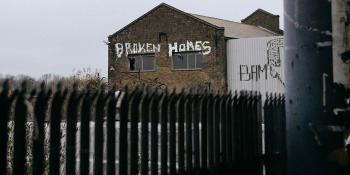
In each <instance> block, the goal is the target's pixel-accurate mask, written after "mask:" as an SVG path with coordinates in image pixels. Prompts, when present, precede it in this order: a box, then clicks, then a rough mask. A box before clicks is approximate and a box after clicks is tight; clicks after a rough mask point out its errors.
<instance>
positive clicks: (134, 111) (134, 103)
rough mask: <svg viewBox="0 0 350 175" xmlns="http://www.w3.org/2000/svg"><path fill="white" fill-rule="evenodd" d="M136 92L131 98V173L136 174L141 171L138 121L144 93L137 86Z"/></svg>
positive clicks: (131, 174)
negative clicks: (139, 164)
mask: <svg viewBox="0 0 350 175" xmlns="http://www.w3.org/2000/svg"><path fill="white" fill-rule="evenodd" d="M134 91H135V93H133V95H132V96H131V98H130V103H129V107H130V111H129V112H130V113H129V117H130V118H129V120H130V175H136V174H137V173H138V172H139V166H138V163H139V157H138V156H139V155H138V153H139V151H138V139H139V137H138V122H139V121H140V119H139V115H140V114H139V113H140V104H139V102H140V101H141V99H142V98H144V94H143V93H142V92H141V91H140V90H139V89H138V88H136V89H135V90H134Z"/></svg>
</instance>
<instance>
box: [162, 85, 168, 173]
mask: <svg viewBox="0 0 350 175" xmlns="http://www.w3.org/2000/svg"><path fill="white" fill-rule="evenodd" d="M168 102H169V97H168V94H167V91H166V92H165V94H164V96H163V98H162V103H161V112H160V114H161V131H160V132H161V138H160V139H161V145H160V148H161V151H160V154H161V158H160V159H161V160H160V161H161V162H160V164H161V165H160V166H161V174H162V175H166V174H168V126H167V125H168V118H167V116H168V115H167V105H168Z"/></svg>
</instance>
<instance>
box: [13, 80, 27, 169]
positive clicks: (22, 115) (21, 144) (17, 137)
mask: <svg viewBox="0 0 350 175" xmlns="http://www.w3.org/2000/svg"><path fill="white" fill-rule="evenodd" d="M26 100H27V85H26V83H25V82H23V83H22V90H21V91H20V92H19V94H18V97H17V101H16V104H15V120H14V122H15V126H14V150H13V152H14V153H13V159H14V160H13V174H14V175H18V174H26V170H27V169H26V163H25V156H26V141H25V134H26V118H27V115H28V107H27V104H26Z"/></svg>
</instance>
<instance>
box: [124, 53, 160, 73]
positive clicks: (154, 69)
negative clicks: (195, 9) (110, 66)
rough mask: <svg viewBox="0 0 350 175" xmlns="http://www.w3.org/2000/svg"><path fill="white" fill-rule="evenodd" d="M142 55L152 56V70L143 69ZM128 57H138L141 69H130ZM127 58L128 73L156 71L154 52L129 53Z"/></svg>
mask: <svg viewBox="0 0 350 175" xmlns="http://www.w3.org/2000/svg"><path fill="white" fill-rule="evenodd" d="M143 56H153V60H154V61H153V62H154V64H153V65H154V67H153V69H152V70H144V69H143V59H144V57H143ZM130 57H135V59H140V60H141V64H140V65H141V69H137V70H130V60H129V58H130ZM127 59H128V72H130V73H138V72H155V71H156V65H157V64H156V56H155V54H154V53H146V54H129V55H128V56H127Z"/></svg>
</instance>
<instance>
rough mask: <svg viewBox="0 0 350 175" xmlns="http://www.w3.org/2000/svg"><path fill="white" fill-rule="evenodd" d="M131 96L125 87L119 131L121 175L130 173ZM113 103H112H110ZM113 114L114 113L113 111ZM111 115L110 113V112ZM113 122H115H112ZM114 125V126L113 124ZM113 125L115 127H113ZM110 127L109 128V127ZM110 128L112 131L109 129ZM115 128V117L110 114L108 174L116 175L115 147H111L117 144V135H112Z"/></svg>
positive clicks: (108, 123)
mask: <svg viewBox="0 0 350 175" xmlns="http://www.w3.org/2000/svg"><path fill="white" fill-rule="evenodd" d="M111 98H112V99H111V100H113V98H114V97H113V96H112V97H111ZM129 100H130V95H129V92H128V88H127V87H125V90H124V95H123V99H122V104H121V107H120V127H119V128H120V129H119V132H120V133H119V174H120V175H127V173H128V114H129ZM110 103H111V102H110ZM111 112H112V111H111ZM109 113H110V112H109ZM112 121H113V122H112ZM111 123H112V124H111ZM111 125H113V126H111ZM108 126H109V127H108ZM108 128H110V129H108ZM114 128H115V125H114V120H113V115H110V114H108V118H107V129H108V131H107V137H108V138H107V144H108V147H107V154H108V155H110V154H112V155H110V156H109V157H108V155H107V174H108V175H112V174H115V154H113V153H115V150H114V149H115V147H111V146H109V144H113V143H114V142H115V135H113V134H112V132H113V130H115V129H114Z"/></svg>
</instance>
